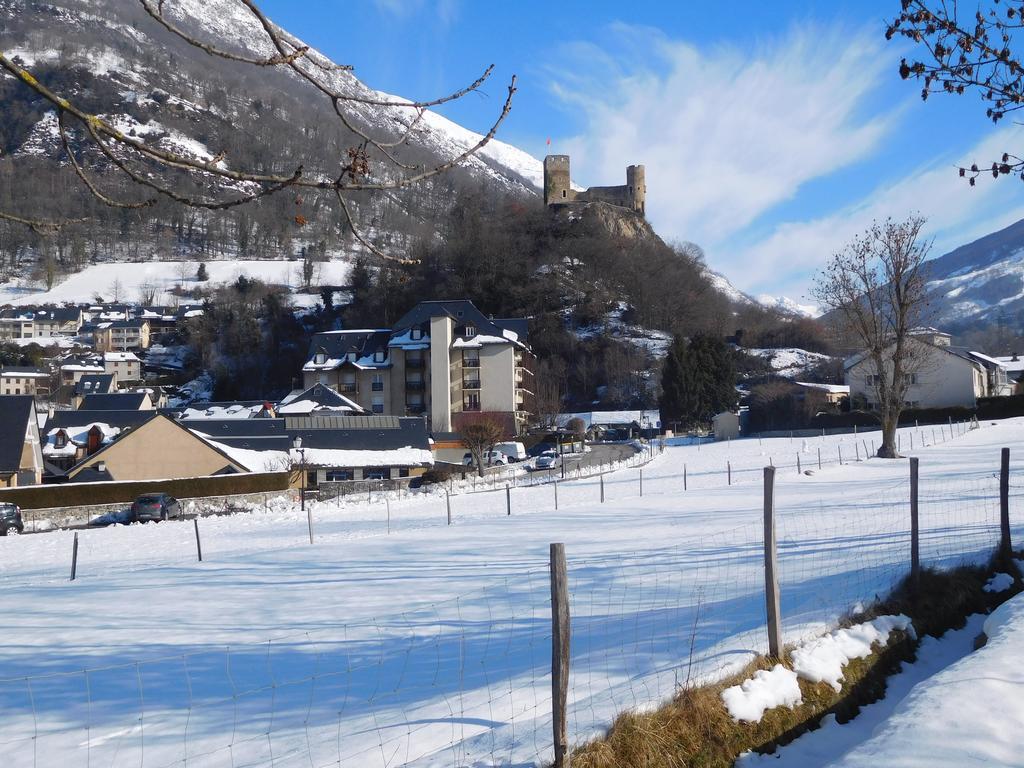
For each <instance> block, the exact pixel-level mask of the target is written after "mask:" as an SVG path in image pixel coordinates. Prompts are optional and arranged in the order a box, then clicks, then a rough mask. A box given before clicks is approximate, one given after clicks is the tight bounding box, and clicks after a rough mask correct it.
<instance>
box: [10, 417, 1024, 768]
mask: <svg viewBox="0 0 1024 768" xmlns="http://www.w3.org/2000/svg"><path fill="white" fill-rule="evenodd" d="M915 434H916V433H915ZM927 437H929V435H926V434H924V432H923V431H922V432H921V436H920V437H916V438H915V439H916V440H922V439H926V438H927ZM860 439H865V438H860ZM798 440H799V439H798ZM797 445H798V446H799V447H798V450H799V451H800V453H799V454H794V460H793V462H792V466H791V467H790V466H788V465H787V464H785V463H783V462H782V461H781V460H778V463H775V461H773V464H774V465H775V466H776V467H778V471H779V472H780V473H782V472H783V471H788V470H789V469H792V471H793V473H794V475H795V473H796V471H797V461H796V458H795V457H796V455H799V456H800V457H801V459H800V465H801V469H802V465H803V457H804V456H807V455H814V458H815V462H814V466H813V467H810V468H811V469H813V468H816V459H817V457H816V450H815V446H813V445H812V444H810V441H807V444H804V443H803V442H800V443H797ZM837 454H838V452H837ZM776 458H777V457H773V459H776ZM671 459H672V456H671V454H670V455H668V456H663V457H662V458H661V459H659V460H658V461H654V462H652V463H650V464H647V465H645V466H644V467H643V468H642V469H643V470H644V471H645V473H646V474H645V476H644V478H643V495H644V497H647V496H649V495H650V496H654V497H659V496H660V497H661V498H662V501H663V502H664V501H665V500H666V499H668V500H671V502H672V504H674V505H675V507H676V508H677V509H678V510H679V514H680V515H682V514H683V513H684V512H685V509H686V504H687V496H686V494H687V493H688V491H684V490H683V489H682V487H681V482H682V481H681V478H680V477H679V474H678V472H677V471H676V469H675V468H674V467H673V466H672V465H671V463H670V460H671ZM844 460H845V459H844ZM751 461H756V458H755V459H752V460H751ZM835 461H836V462H837V463H838V455H837V456H836V459H835ZM738 463H739V462H738ZM762 466H763V465H762ZM996 468H997V467H992V468H990V469H982V470H978V471H965V472H963V473H959V474H958V475H956V476H953V477H949V476H946V477H933V476H930V475H929V474H928V472H927V467H926V466H925V467H922V473H921V486H920V521H921V560H922V564H923V565H928V566H934V567H951V566H953V565H956V564H959V563H962V562H978V561H980V560H983V559H984V558H986V557H988V556H989V555H990V554H991V552H992V550H993V549H994V547H995V546H997V544H998V542H999V527H998V526H999V496H998V476H997V473H996V472H995V469H996ZM705 469H706V471H698V472H697V474H696V475H695V476H696V477H697V479H698V481H701V480H703V481H704V482H708V483H709V484H711V483H714V484H716V487H718V488H722V487H723V485H726V483H722V482H721V481H722V480H723V479H725V480H726V481H727V480H728V478H725V477H723V474H722V471H721V470H720V469H717V468H713V467H711V463H710V462H709V463H708V464H706V465H705ZM730 469H731V468H730ZM640 471H641V467H639V466H637V467H630V468H626V469H621V468H620V469H619V470H618V471H616V472H614V473H612V474H607V475H597V476H594V477H590V478H582V479H580V480H578V481H569V482H565V483H559V486H558V491H557V492H558V493H559V494H560V497H559V505H566V506H572V505H587V508H588V509H593V508H594V505H595V504H599V503H600V501H599V498H600V496H599V494H601V493H602V492H603V494H604V497H605V500H606V503H611V502H615V501H617V502H619V503H620V504H623V503H627V502H628V503H636V504H642V503H643V502H641V500H640V482H641V479H640ZM726 471H727V472H728V471H730V470H729V469H727V470H726ZM734 471H735V473H736V474H735V478H736V479H737V483H738V484H742V483H746V484H748V485H749V484H750V483H751V482H752V481H753V480H754V478H755V477H757V478H758V479H759V478H760V475H761V473H762V472H763V468H762V467H752V466H747V465H744V466H739V467H736V469H735V470H734ZM755 472H756V473H757V475H756V476H755V474H754V473H755ZM686 482H687V483H690V482H691V479H690V478H687V481H686ZM688 487H690V486H688ZM864 487H865V483H858V484H856V485H853V484H851V488H854V489H855V492H851V493H849V494H845V495H839V496H837V495H836V494H835V493H832V494H829V495H828V497H827V499H825V498H823V497H821V496H820V495H819V496H815V495H814V494H815V487H814V486H810V485H807V484H800V483H796V482H794V483H791V484H788V485H786V484H783V485H782V487H781V488H780V490H779V493H778V498H777V503H776V510H777V513H776V514H777V517H776V520H777V529H778V555H779V576H780V583H781V594H782V615H783V622H784V626H785V628H786V633H787V634H786V639H787V641H792V640H794V639H797V638H798V637H802V636H805V635H807V634H809V633H813V632H816V631H820V629H821V628H822V627H823V626H827V625H829V624H831V623H832V622H834V621H835V620H836V618H838V617H840V616H842V615H844V614H845V613H847V612H849V611H851V610H855V609H856V608H857V607H859V606H865V605H867V604H868V603H870V602H871V601H873V600H875V599H876V598H880V597H882V596H884V595H885V594H886V593H887V592H888V591H889V590H890V589H891V588H892V587H893V586H894V585H895V584H896V583H897V582H898V581H899V580H900V579H901V578H902V577H903V576H904V575H905V574H906V573H907V570H908V567H909V547H910V544H909V541H910V522H909V496H908V489H907V482H906V481H905V480H898V481H891V482H888V484H886V485H882V486H877V485H876V486H874V487H872V488H871V490H870V492H868V493H864V492H863V489H864ZM698 488H699V485H698ZM555 492H556V490H555V486H554V485H553V484H546V483H540V482H536V481H535V482H533V484H532V485H530V484H527V485H525V486H520V487H518V488H516V489H515V492H514V493H512V492H511V491H508V492H507V491H506V490H505V489H501V488H499V489H497V490H496V491H491V492H490V494H489V495H488V496H483V495H481V494H472V493H462V494H455V495H449V497H448V498H443V497H440V498H437V499H433V500H432V501H431V504H433V505H442V506H441V509H444V510H445V514H441V513H440V512H438V513H436V514H435V513H434V512H431V513H430V514H431V522H430V525H432V526H439V525H445V524H447V522H446V520H445V515H446V506H447V505H449V504H450V505H451V506H452V508H453V516H454V518H455V520H456V522H458V521H459V520H460V519H464V518H467V517H470V516H472V515H475V514H476V515H479V514H506V515H507V514H508V513H509V511H511V514H512V515H520V514H536V513H538V512H544V511H551V510H553V509H554V504H555V497H554V494H555ZM1010 492H1011V505H1012V508H1014V509H1017V508H1019V506H1018V505H1019V504H1020V503H1021V502H1022V501H1024V484H1016V483H1011V488H1010ZM727 493H731V491H727ZM747 493H749V488H748V490H747ZM488 498H497V499H498V502H497V503H494V504H490V505H488V503H487V501H486V499H488ZM723 498H725V496H723ZM431 509H434V507H431ZM1017 517H1020V516H1016V517H1015V522H1016V518H1017ZM1022 523H1024V519H1021V521H1020V523H1018V524H1017V525H1016V526H1015V527H1014V532H1015V535H1020V533H1021V524H1022ZM376 524H377V523H376V522H374V525H376ZM674 530H675V529H674ZM762 534H763V529H762V527H761V525H760V524H743V525H738V526H734V527H731V528H725V529H723V530H719V531H715V532H711V533H708V532H706V531H704V530H699V531H696V532H692V533H691V532H688V531H687V530H686V527H685V518H684V517H680V525H679V527H678V535H675V536H673V540H672V543H671V545H670V546H665V547H662V548H657V549H643V550H639V551H634V552H629V551H625V552H624V551H622V548H621V547H619V548H617V549H616V551H609V552H604V553H598V554H593V553H591V554H587V555H586V556H580V557H575V558H574V557H573V553H572V548H571V544H570V546H569V552H568V554H569V587H570V605H571V614H572V661H571V665H572V667H571V669H572V671H571V675H570V687H569V700H568V724H569V736H570V742H571V743H572V744H577V745H578V744H581V743H584V742H586V741H588V740H590V739H592V738H594V737H596V736H599V735H600V734H601V733H603V731H604V729H606V728H607V726H608V725H609V724H610V723H611V722H612V721H613V720H614V718H615V717H616V716H617V715H618V714H619V713H622V712H624V711H636V710H642V709H645V708H649V707H652V706H656V705H657V704H659V703H662V702H664V701H665V700H667V699H669V698H671V697H672V696H673V695H674V694H676V693H677V692H678V691H679V690H680V689H681V688H683V687H685V686H690V685H698V684H701V683H703V682H706V681H708V680H711V679H714V678H716V677H718V676H720V675H722V674H723V673H726V672H728V671H730V670H732V669H736V668H738V667H740V666H742V665H743V664H745V663H746V662H747V661H749V660H750V658H752V656H753V654H756V653H763V652H765V651H766V650H767V637H766V633H765V630H764V621H765V604H764V570H763V547H764V543H763V540H762ZM288 546H295V544H294V542H292V543H289V544H288ZM86 551H87V552H88V551H91V550H88V549H87V550H86ZM184 556H185V553H184V551H183V552H182V557H184ZM143 565H146V566H147V567H148V566H149V563H148V560H145V559H144V560H143ZM153 567H157V566H153ZM267 588H268V589H273V585H268V587H267ZM409 588H410V589H415V588H416V586H415V585H410V587H409ZM332 618H333V619H334V620H333V621H332V622H331V626H330V627H323V628H319V629H316V630H312V629H310V630H298V631H294V632H289V633H284V634H280V635H277V636H274V637H272V638H269V639H267V640H266V641H264V642H260V643H240V644H232V645H230V646H228V645H211V646H208V647H204V646H199V647H196V646H192V647H191V649H190V650H189V651H188V652H186V653H170V652H165V651H166V649H167V648H168V646H163V645H161V644H160V642H159V640H160V639H159V638H153V639H152V640H153V648H154V652H153V655H152V656H151V657H149V658H144V659H126V660H125V661H124V662H123V663H115V664H110V665H106V666H97V667H88V668H83V669H80V670H72V671H69V670H67V669H60V670H59V671H56V672H54V673H52V674H32V675H28V676H8V677H6V678H4V679H0V711H2V716H3V722H4V727H3V729H2V731H0V754H3V755H4V757H5V760H4V764H5V766H11V767H12V768H22V766H25V767H28V766H31V767H32V768H38V767H39V766H51V765H84V766H87V768H91V767H92V766H110V767H111V768H116V767H117V766H151V767H152V768H177V767H179V766H180V767H181V768H203V767H206V766H208V767H209V768H223V767H224V766H231V768H246V767H248V766H279V767H282V768H286V767H289V766H303V767H305V766H309V767H310V768H320V766H324V767H326V766H359V767H360V768H364V767H366V768H376V767H377V766H382V767H383V766H388V767H390V766H448V765H450V766H456V767H460V766H524V765H540V764H543V762H544V761H546V760H547V759H549V758H550V756H551V753H552V751H551V747H550V743H551V731H552V715H551V711H552V693H551V653H552V629H551V597H550V584H549V574H548V570H547V565H546V561H545V559H543V557H542V556H541V553H538V557H536V558H533V559H531V558H526V559H524V560H523V561H522V563H521V564H520V565H519V567H518V570H517V571H516V573H515V575H514V576H503V577H500V578H495V579H490V580H488V583H487V584H486V586H482V587H481V588H480V589H478V590H473V591H468V592H464V593H462V594H459V595H457V596H453V597H445V599H442V600H438V601H436V602H432V603H429V604H423V603H420V604H419V607H416V608H414V609H410V610H407V611H389V612H386V613H382V614H381V615H378V616H376V617H373V618H365V619H359V620H352V621H346V620H345V606H344V605H339V606H338V609H337V617H332ZM133 639H137V638H133ZM50 652H51V653H54V654H59V652H60V649H59V648H55V649H51V651H50ZM55 666H59V665H57V664H55Z"/></svg>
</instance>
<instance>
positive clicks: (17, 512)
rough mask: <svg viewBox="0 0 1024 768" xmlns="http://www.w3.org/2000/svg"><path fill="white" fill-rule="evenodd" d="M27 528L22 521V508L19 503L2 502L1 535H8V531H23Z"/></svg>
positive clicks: (0, 514) (0, 509) (0, 516)
mask: <svg viewBox="0 0 1024 768" xmlns="http://www.w3.org/2000/svg"><path fill="white" fill-rule="evenodd" d="M24 530H25V524H24V523H23V522H22V521H21V509H19V508H18V505H17V504H0V536H6V535H7V532H8V531H15V532H16V533H21V532H22V531H24Z"/></svg>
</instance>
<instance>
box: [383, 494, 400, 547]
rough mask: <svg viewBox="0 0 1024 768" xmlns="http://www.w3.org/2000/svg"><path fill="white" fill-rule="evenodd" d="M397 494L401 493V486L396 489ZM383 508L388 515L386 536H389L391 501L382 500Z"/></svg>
mask: <svg viewBox="0 0 1024 768" xmlns="http://www.w3.org/2000/svg"><path fill="white" fill-rule="evenodd" d="M398 493H399V494H401V493H402V487H401V486H399V487H398ZM384 506H385V508H386V509H387V514H388V535H390V534H391V501H390V500H388V499H384Z"/></svg>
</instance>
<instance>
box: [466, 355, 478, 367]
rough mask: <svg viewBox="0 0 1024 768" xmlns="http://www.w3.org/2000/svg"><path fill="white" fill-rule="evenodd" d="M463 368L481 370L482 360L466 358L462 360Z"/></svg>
mask: <svg viewBox="0 0 1024 768" xmlns="http://www.w3.org/2000/svg"><path fill="white" fill-rule="evenodd" d="M462 367H463V368H479V367H480V358H479V357H464V358H462Z"/></svg>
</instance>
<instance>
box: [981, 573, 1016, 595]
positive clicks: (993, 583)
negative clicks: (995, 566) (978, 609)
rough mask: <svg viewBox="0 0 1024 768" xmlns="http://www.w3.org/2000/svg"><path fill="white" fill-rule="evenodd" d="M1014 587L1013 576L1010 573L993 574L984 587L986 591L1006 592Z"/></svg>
mask: <svg viewBox="0 0 1024 768" xmlns="http://www.w3.org/2000/svg"><path fill="white" fill-rule="evenodd" d="M1011 587H1013V576H1011V575H1010V574H1008V573H997V574H995V575H993V576H992V578H990V579H989V580H988V581H987V582H986V583H985V586H984V587H983V589H984V590H985V591H986V592H1005V591H1006V590H1008V589H1010V588H1011Z"/></svg>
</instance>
